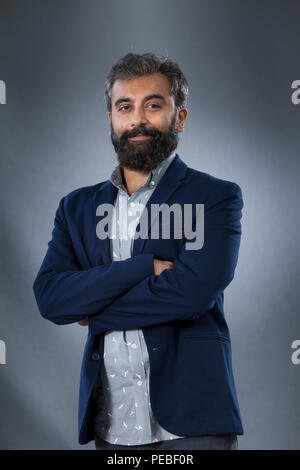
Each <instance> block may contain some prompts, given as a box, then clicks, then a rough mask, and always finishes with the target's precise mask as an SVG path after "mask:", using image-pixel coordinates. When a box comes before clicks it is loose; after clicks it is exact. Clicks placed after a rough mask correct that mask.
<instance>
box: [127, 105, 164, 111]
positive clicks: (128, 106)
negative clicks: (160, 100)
mask: <svg viewBox="0 0 300 470" xmlns="http://www.w3.org/2000/svg"><path fill="white" fill-rule="evenodd" d="M148 106H156V107H157V108H160V106H159V105H158V104H156V103H150V104H149V105H148ZM125 108H127V109H128V108H130V105H129V104H124V105H123V106H120V108H119V111H122V110H123V109H125ZM125 111H126V109H125Z"/></svg>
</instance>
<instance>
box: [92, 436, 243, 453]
mask: <svg viewBox="0 0 300 470" xmlns="http://www.w3.org/2000/svg"><path fill="white" fill-rule="evenodd" d="M95 447H96V450H152V449H153V450H158V451H159V450H173V449H174V450H175V449H179V450H180V449H181V450H238V442H237V435H236V434H214V435H207V436H194V437H182V438H180V439H170V440H167V441H159V442H152V443H150V444H143V445H135V446H128V445H116V444H110V443H109V442H106V441H104V440H103V439H100V438H99V437H97V436H95Z"/></svg>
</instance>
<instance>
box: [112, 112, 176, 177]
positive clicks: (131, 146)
mask: <svg viewBox="0 0 300 470" xmlns="http://www.w3.org/2000/svg"><path fill="white" fill-rule="evenodd" d="M110 128H111V140H112V143H113V146H114V148H115V151H116V153H117V155H118V161H119V164H120V166H121V167H123V168H127V169H128V170H135V171H140V172H145V173H146V172H149V171H151V170H153V169H154V168H156V167H157V165H159V164H160V163H161V162H162V161H163V160H165V159H166V158H168V157H169V156H170V155H171V154H172V153H173V152H174V150H175V149H176V147H177V145H178V131H177V113H176V115H175V117H174V119H173V121H172V123H171V125H170V127H169V128H168V129H167V130H166V131H164V132H161V131H159V130H158V129H156V128H155V127H144V126H143V127H142V126H140V127H135V128H134V129H133V130H132V131H125V132H123V134H122V135H121V136H120V137H118V136H117V135H116V133H115V131H114V129H113V126H112V123H110ZM139 134H143V135H147V136H152V137H151V138H150V139H147V140H144V141H129V140H128V138H129V137H136V136H137V135H139Z"/></svg>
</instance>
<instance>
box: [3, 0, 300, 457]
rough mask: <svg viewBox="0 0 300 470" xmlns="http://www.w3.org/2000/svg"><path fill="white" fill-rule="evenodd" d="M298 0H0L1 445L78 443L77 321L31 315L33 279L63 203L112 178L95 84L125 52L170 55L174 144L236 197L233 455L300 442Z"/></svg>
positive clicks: (230, 318)
mask: <svg viewBox="0 0 300 470" xmlns="http://www.w3.org/2000/svg"><path fill="white" fill-rule="evenodd" d="M299 20H300V2H299V1H297V2H296V1H286V0H285V1H284V0H282V1H262V0H259V1H253V0H248V1H233V0H226V1H224V0H219V1H216V0H215V1H213V0H187V1H186V2H181V1H179V0H178V1H175V0H151V2H150V1H148V0H147V1H146V0H118V1H117V0H109V1H105V2H104V1H100V0H81V1H79V0H72V1H71V0H59V1H57V0H51V1H48V0H43V1H34V0H27V1H16V0H9V1H3V0H2V1H1V3H0V32H1V33H0V34H1V39H0V79H1V80H5V82H6V86H7V103H6V104H5V105H1V106H0V123H1V124H0V146H1V147H0V151H1V180H0V183H1V184H0V188H1V195H0V196H1V197H0V204H1V222H2V223H1V260H0V261H1V322H0V339H3V340H5V342H6V347H7V364H5V365H0V380H1V386H0V447H1V448H2V449H81V450H83V449H94V443H93V442H91V443H89V444H87V445H84V446H81V445H79V444H78V443H77V432H78V428H77V405H78V391H79V374H80V365H81V359H82V354H83V347H84V343H85V339H86V334H87V328H86V327H80V326H79V325H77V324H72V325H65V326H57V325H54V324H52V323H51V322H49V321H45V320H44V319H43V318H42V317H41V316H40V314H39V312H38V309H37V306H36V303H35V300H34V296H33V291H32V283H33V280H34V278H35V276H36V273H37V271H38V269H39V267H40V264H41V262H42V259H43V257H44V255H45V252H46V249H47V243H48V241H49V240H50V237H51V231H52V228H53V221H54V215H55V211H56V208H57V206H58V202H59V200H60V198H61V197H62V196H64V195H66V194H67V193H68V192H70V191H72V190H73V189H75V188H78V187H81V186H85V185H92V184H95V183H98V182H99V181H103V180H105V179H107V178H109V177H110V174H111V172H112V170H113V168H114V167H115V165H116V161H117V160H116V155H115V153H114V149H113V146H112V143H111V140H110V137H109V134H108V131H109V124H108V118H107V113H106V109H105V105H104V98H103V83H104V80H105V76H106V74H107V72H108V71H109V69H110V67H111V66H112V64H113V63H114V62H115V61H117V60H118V59H119V58H120V57H121V56H123V55H124V54H126V53H127V52H136V53H144V52H149V51H152V52H155V53H158V54H161V55H168V56H170V57H172V58H173V59H175V60H176V61H177V62H178V63H179V65H180V67H181V68H182V70H183V71H184V73H185V75H186V77H187V79H188V81H189V85H190V95H189V101H188V110H189V115H188V118H187V121H186V125H185V131H184V133H183V134H180V144H179V147H178V149H177V151H178V153H179V155H180V156H181V158H182V159H183V160H184V161H185V162H186V163H187V164H188V165H189V166H191V167H193V168H197V169H198V170H201V171H205V172H208V173H211V174H213V175H215V176H217V177H220V178H223V179H228V180H231V181H235V182H237V183H238V184H239V185H240V186H241V188H242V190H243V195H244V202H245V207H244V211H243V221H242V224H243V237H242V243H241V248H240V257H239V263H238V267H237V269H236V274H235V279H234V281H233V282H232V284H230V286H229V287H228V288H227V289H226V291H225V314H226V318H227V322H228V325H229V328H230V331H231V336H232V353H233V368H234V373H235V381H236V388H237V393H238V398H239V404H240V408H241V415H242V421H243V425H244V430H245V435H244V436H240V437H239V448H240V449H300V438H299V430H300V426H299V419H300V403H299V390H300V380H299V377H300V365H298V366H297V365H294V364H292V362H291V354H292V349H291V343H292V341H293V340H295V339H300V320H299V262H298V257H299V207H298V200H299V174H300V171H299V170H300V168H299V144H300V134H299V124H300V105H298V106H296V105H293V104H292V102H291V93H292V90H291V83H292V81H293V80H297V79H300V66H299V50H300V32H299Z"/></svg>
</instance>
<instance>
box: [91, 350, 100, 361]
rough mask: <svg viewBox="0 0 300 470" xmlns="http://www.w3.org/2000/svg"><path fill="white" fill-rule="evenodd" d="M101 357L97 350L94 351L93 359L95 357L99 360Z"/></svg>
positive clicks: (95, 359)
mask: <svg viewBox="0 0 300 470" xmlns="http://www.w3.org/2000/svg"><path fill="white" fill-rule="evenodd" d="M99 358H100V354H99V353H97V352H93V354H92V359H94V361H98V360H99Z"/></svg>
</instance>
